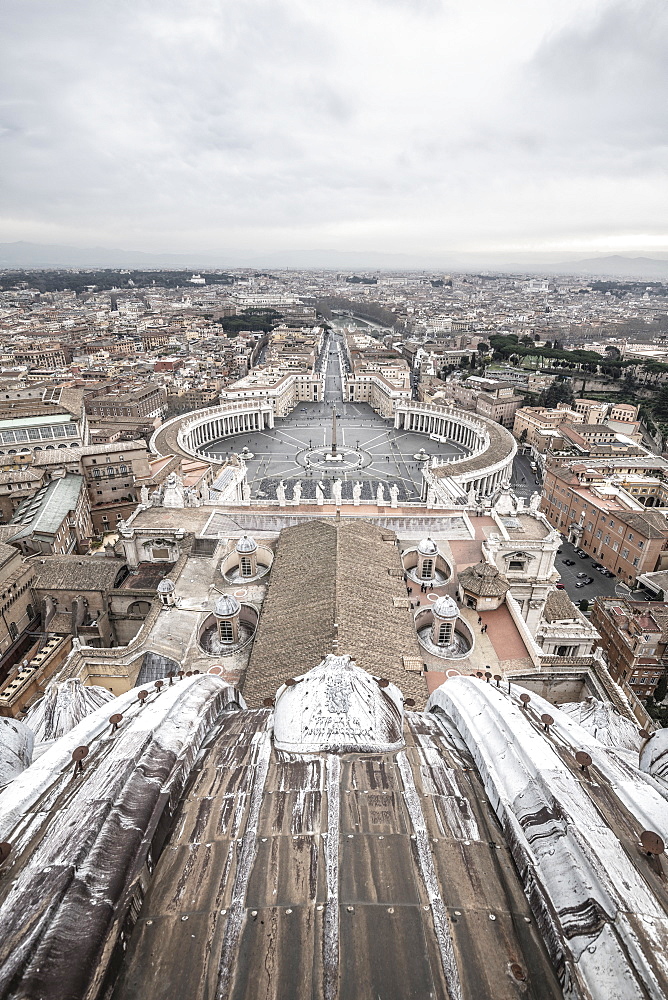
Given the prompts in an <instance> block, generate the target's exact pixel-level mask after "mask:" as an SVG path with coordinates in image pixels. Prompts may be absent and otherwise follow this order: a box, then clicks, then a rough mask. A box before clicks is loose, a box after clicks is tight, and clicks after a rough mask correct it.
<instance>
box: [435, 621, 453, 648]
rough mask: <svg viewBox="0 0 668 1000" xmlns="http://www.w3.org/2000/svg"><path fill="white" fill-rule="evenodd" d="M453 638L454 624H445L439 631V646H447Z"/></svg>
mask: <svg viewBox="0 0 668 1000" xmlns="http://www.w3.org/2000/svg"><path fill="white" fill-rule="evenodd" d="M451 637H452V622H443V623H442V624H441V626H440V628H439V630H438V644H439V646H447V644H448V643H449V642H450V639H451Z"/></svg>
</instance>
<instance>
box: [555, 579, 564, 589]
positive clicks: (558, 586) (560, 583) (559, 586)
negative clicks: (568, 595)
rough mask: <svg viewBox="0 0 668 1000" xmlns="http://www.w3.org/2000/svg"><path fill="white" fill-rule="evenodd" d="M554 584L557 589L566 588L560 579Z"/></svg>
mask: <svg viewBox="0 0 668 1000" xmlns="http://www.w3.org/2000/svg"><path fill="white" fill-rule="evenodd" d="M556 586H557V590H566V584H565V583H562V582H561V580H560V581H559V583H558V584H557V585H556Z"/></svg>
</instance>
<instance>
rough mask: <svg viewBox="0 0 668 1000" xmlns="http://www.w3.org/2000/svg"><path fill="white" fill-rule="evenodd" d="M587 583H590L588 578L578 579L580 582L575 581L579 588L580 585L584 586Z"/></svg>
mask: <svg viewBox="0 0 668 1000" xmlns="http://www.w3.org/2000/svg"><path fill="white" fill-rule="evenodd" d="M588 583H591V580H589V579H587V580H580V582H579V583H576V584H575V586H576V587H577V588H578V589H579V588H580V587H586V586H587V584H588Z"/></svg>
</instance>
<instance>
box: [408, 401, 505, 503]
mask: <svg viewBox="0 0 668 1000" xmlns="http://www.w3.org/2000/svg"><path fill="white" fill-rule="evenodd" d="M394 426H395V428H397V429H401V430H406V431H413V432H415V433H418V434H435V435H438V436H439V437H442V438H444V439H446V440H448V441H452V442H454V443H455V444H459V445H462V446H463V447H464V448H466V449H468V451H469V454H468V455H466V456H465V457H462V458H460V459H458V458H455V459H450V460H448V461H447V472H445V470H443V469H442V463H439V461H438V459H436V460H435V462H434V463H433V464H432V466H431V468H428V469H423V476H424V479H425V486H426V490H425V494H424V495H425V496H428V495H429V493H430V491H431V493H432V494H433V495H434V496H435V497H438V499H439V500H442V501H444V502H447V501H448V500H455V501H458V500H461V499H463V495H464V494H467V495H468V494H469V493H470V491H471V490H473V491H474V492H475V493H476V494H477V495H478V496H489V495H490V494H492V493H494V491H495V490H496V489H498V488H499V486H500V485H501V483H503V482H504V481H505V480H506V479H508V477H509V475H510V473H511V470H512V463H513V458H514V456H515V453H516V451H517V444H516V442H515V439H514V438H513V436H512V435H511V434H510V433H509V432H508V431H507V430H506V429H505V428H503V427H501V425H500V424H497V423H496V422H494V421H490V420H488V419H487V418H485V417H478V416H475V417H473V416H470V415H469V414H467V413H465V412H464V411H460V410H457V409H455V408H453V407H448V406H438V405H434V404H433V403H416V402H412V401H411V402H407V403H404V404H401V405H399V406H398V407H397V409H396V412H395V417H394ZM492 442H494V444H493V446H492ZM488 451H489V456H490V463H489V465H485V464H484V462H483V461H481V456H483V455H484V454H485V453H486V452H488ZM472 459H475V461H472ZM438 466H441V467H440V468H439V469H438V474H435V469H436V467H438ZM443 473H445V474H443Z"/></svg>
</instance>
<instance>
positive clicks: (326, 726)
mask: <svg viewBox="0 0 668 1000" xmlns="http://www.w3.org/2000/svg"><path fill="white" fill-rule="evenodd" d="M295 680H296V683H294V682H293V683H292V684H290V685H283V686H282V687H280V688H279V689H278V691H277V692H276V708H275V712H274V741H275V744H276V748H277V749H278V750H287V751H289V752H291V753H299V754H303V753H321V752H324V751H331V752H335V753H387V752H389V751H392V750H398V749H400V748H401V747H403V745H404V738H403V731H402V730H403V715H404V700H403V695H402V694H401V691H400V690H399V688H398V687H396V686H395V685H394V684H390V683H389V682H383V686H382V687H381V685H380V683H379V680H378V678H376V677H374V676H373V675H372V674H369V673H367V671H366V670H362V669H361V668H360V667H358V666H356V665H355V663H354V661H353V660H352V659H351V658H350V657H349V656H334V655H333V654H330V655H329V656H326V657H325V659H324V660H323V661H322V663H319V664H318V666H317V667H314V668H313V670H309V672H308V673H307V674H302V675H301V677H298V678H295Z"/></svg>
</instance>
